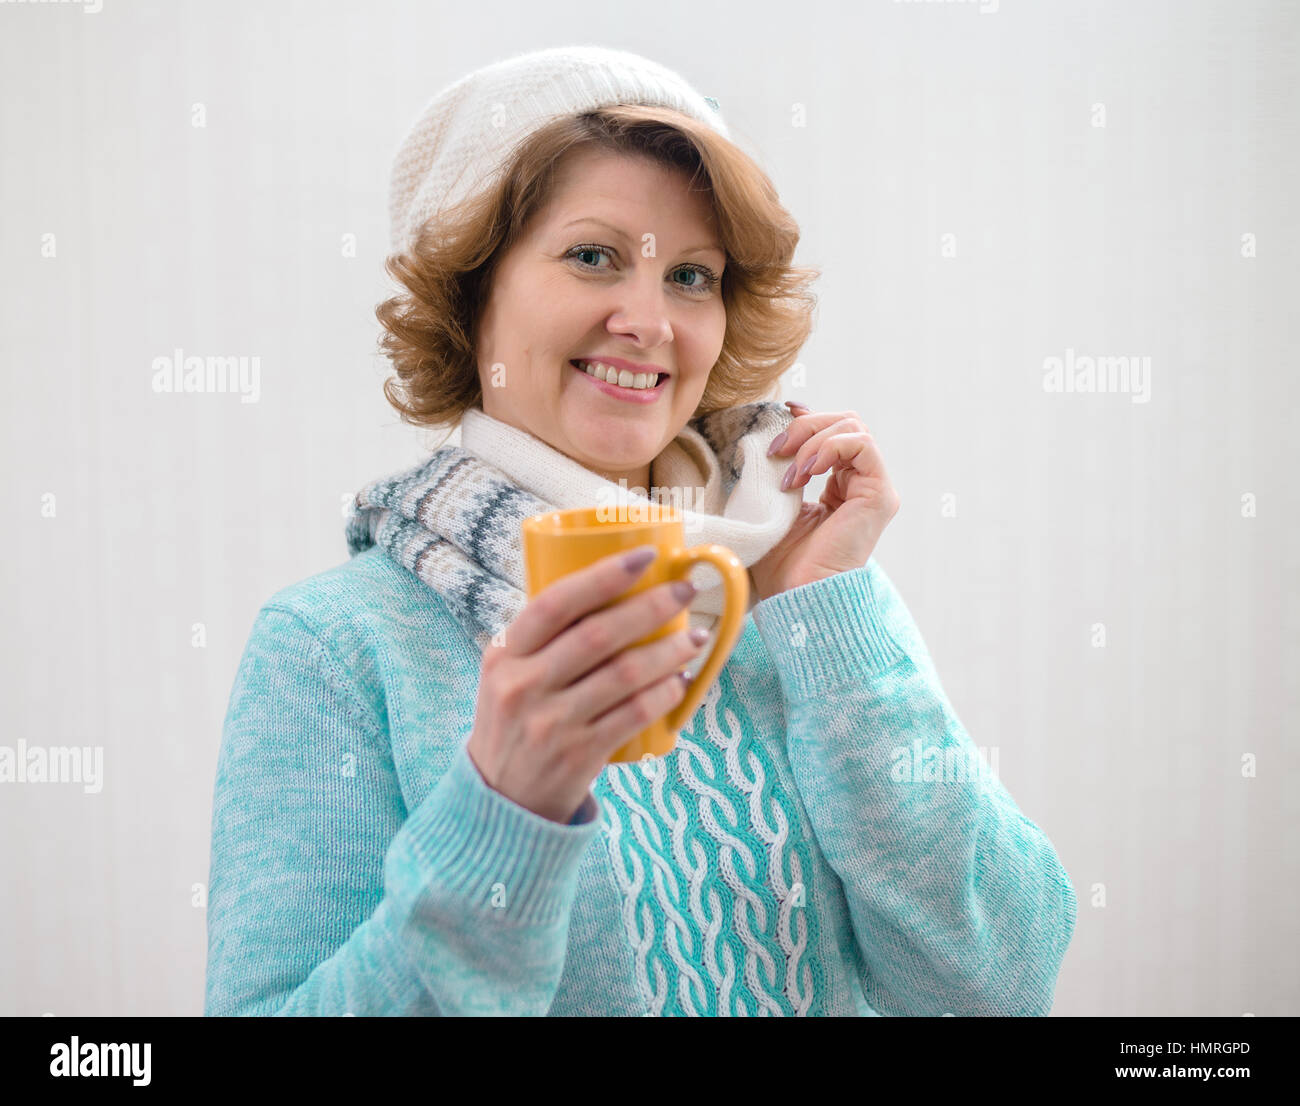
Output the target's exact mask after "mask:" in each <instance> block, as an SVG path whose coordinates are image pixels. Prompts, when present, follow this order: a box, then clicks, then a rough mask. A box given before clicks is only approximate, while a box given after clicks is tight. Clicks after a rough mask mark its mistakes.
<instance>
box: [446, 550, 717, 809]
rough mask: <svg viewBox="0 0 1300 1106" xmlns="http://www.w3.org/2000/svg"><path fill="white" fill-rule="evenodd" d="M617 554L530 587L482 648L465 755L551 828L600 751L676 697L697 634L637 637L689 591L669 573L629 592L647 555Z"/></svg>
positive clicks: (576, 797) (584, 787) (623, 740)
mask: <svg viewBox="0 0 1300 1106" xmlns="http://www.w3.org/2000/svg"><path fill="white" fill-rule="evenodd" d="M623 556H624V555H623V554H619V553H615V554H612V555H610V556H608V557H605V558H603V559H601V560H599V561H596V562H595V563H594V564H591V565H588V566H587V567H586V568H583V569H579V570H578V571H577V572H571V573H569V574H568V575H567V576H562V577H561V578H560V579H559V580H557V581H555V583H553V584H551V585H550V586H549V587H547V588H545V589H543V590H542V591H540V592H538V593H537V594H536V595H535V596H533V597H532V599H530V600H529V601H528V603H527V605H526V606H525V607H524V609H523V610H522V611H521V612H520V613H519V616H518V617H517V618H516V619H515V620H514V621H513V622H512V623H510V625H509V626H508V627H507V628H506V633H505V638H504V644H501V645H497V643H496V639H495V638H494V639H493V643H492V645H491V646H490V647H489V648H487V649H485V650H484V652H483V666H482V669H481V671H480V673H479V688H478V703H477V705H476V706H475V709H474V729H473V732H472V733H471V734H470V735H469V742H468V749H469V755H470V760H472V761H473V762H474V767H475V768H477V769H478V771H479V775H481V776H482V777H483V781H484V782H485V783H486V784H487V785H488V786H489V787H491V788H492V789H493V790H494V791H498V792H500V793H501V794H502V795H504V796H505V797H506V798H507V799H510V800H511V801H513V802H515V803H517V804H518V805H519V806H522V807H525V808H526V809H528V810H531V811H532V812H533V813H534V814H540V815H541V816H542V817H543V818H549V819H550V820H551V821H553V822H559V823H561V824H563V823H565V822H567V821H568V820H569V819H570V818H571V817H572V816H573V812H574V811H575V810H578V809H579V808H580V807H581V806H582V804H583V802H584V801H585V797H586V795H587V792H588V790H589V789H590V787H591V782H592V780H594V779H595V778H596V776H597V775H599V774H600V771H601V769H602V768H604V767H605V765H606V764H608V763H609V758H610V757H612V756H613V755H614V754H615V753H616V752H617V751H618V749H619V748H620V747H621V746H623V745H626V744H627V743H628V742H629V741H631V740H632V739H633V738H634V737H636V735H637V734H638V733H640V732H641V731H642V730H644V729H645V728H646V727H647V726H649V725H650V724H651V723H652V722H654V721H655V719H657V718H662V717H663V716H664V715H665V714H667V713H668V712H669V711H670V710H672V709H673V708H674V707H675V706H677V704H678V703H680V702H681V701H682V700H683V699H684V698H685V697H686V680H685V679H684V678H683V675H682V672H681V670H682V666H683V665H685V664H686V663H687V662H688V661H690V660H692V659H693V658H694V657H697V656H698V655H699V653H700V650H701V649H702V648H703V645H704V642H705V640H707V635H702V636H700V637H699V640H696V635H700V634H702V631H691V630H690V628H689V626H688V628H687V629H685V630H680V631H677V632H674V633H670V634H667V635H666V636H664V637H659V638H656V639H655V640H654V641H651V642H650V643H649V644H646V645H637V644H636V643H637V642H638V641H640V640H641V639H642V638H644V637H646V636H648V635H649V634H652V633H654V632H655V631H656V630H659V629H660V628H661V627H662V626H663V625H664V623H665V622H667V621H668V620H669V619H671V618H675V617H677V615H679V614H680V613H681V612H682V611H683V610H685V609H686V607H687V605H688V604H689V603H690V601H691V597H692V595H694V592H695V589H694V588H693V587H692V586H691V584H690V581H689V580H686V581H681V580H679V581H675V582H669V583H663V584H655V585H654V586H652V587H648V588H644V589H643V590H641V591H638V592H632V593H631V594H630V595H629V594H627V593H628V589H629V588H631V587H633V586H634V585H635V584H636V581H637V580H638V579H639V578H640V577H641V576H643V575H644V574H645V571H646V568H647V566H648V565H649V563H650V562H649V561H648V560H642V561H641V563H640V564H639V565H633V566H631V567H629V566H628V565H627V564H626V563H625V562H624V560H623ZM677 584H684V585H685V587H684V589H683V590H680V591H679V590H677Z"/></svg>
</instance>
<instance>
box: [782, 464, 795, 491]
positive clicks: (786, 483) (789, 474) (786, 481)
mask: <svg viewBox="0 0 1300 1106" xmlns="http://www.w3.org/2000/svg"><path fill="white" fill-rule="evenodd" d="M793 479H794V462H793V461H791V462H790V467H789V468H788V469H786V470H785V475H784V476H783V477H781V490H782V491H783V492H788V491H789V490H790V481H791V480H793Z"/></svg>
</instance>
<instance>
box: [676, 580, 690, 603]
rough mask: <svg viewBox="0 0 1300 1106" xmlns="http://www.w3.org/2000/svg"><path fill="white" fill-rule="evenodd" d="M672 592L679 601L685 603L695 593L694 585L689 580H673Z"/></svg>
mask: <svg viewBox="0 0 1300 1106" xmlns="http://www.w3.org/2000/svg"><path fill="white" fill-rule="evenodd" d="M673 594H674V595H675V596H677V599H678V601H679V602H682V603H685V602H687V601H688V600H690V599H691V598H692V597H694V595H695V585H694V584H692V583H691V582H690V581H689V580H674V581H673Z"/></svg>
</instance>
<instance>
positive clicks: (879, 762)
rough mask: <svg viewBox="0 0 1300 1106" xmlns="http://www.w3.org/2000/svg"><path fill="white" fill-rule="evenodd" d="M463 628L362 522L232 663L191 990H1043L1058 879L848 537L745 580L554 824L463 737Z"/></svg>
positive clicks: (377, 1008)
mask: <svg viewBox="0 0 1300 1106" xmlns="http://www.w3.org/2000/svg"><path fill="white" fill-rule="evenodd" d="M479 664H480V655H479V653H478V651H477V649H476V648H475V647H474V645H473V643H472V642H471V641H470V640H469V638H467V637H466V636H465V634H464V632H463V631H462V630H461V629H460V626H459V623H458V622H457V621H456V620H455V619H454V618H453V617H452V615H451V614H450V612H449V611H448V610H447V608H446V607H445V606H444V605H443V603H442V600H441V599H440V598H439V597H438V595H437V593H436V592H434V591H433V590H432V589H431V588H429V587H428V586H426V585H425V584H424V583H422V582H421V581H420V580H418V579H417V578H416V577H415V576H413V575H412V574H411V573H409V572H408V571H407V570H406V569H405V568H402V567H401V566H399V565H397V564H395V563H394V562H393V561H392V560H390V559H389V558H388V556H387V555H386V554H385V553H383V552H381V551H380V550H379V549H378V548H371V549H369V550H367V551H366V552H364V553H361V554H358V555H357V556H355V557H353V558H352V559H351V560H350V561H348V562H347V563H345V564H343V565H340V566H338V567H336V568H333V569H330V570H329V571H326V572H323V573H321V574H319V575H317V576H313V577H311V578H310V579H307V580H305V581H302V582H301V583H298V584H295V585H293V586H291V587H288V588H285V589H284V590H282V591H280V592H279V593H278V594H276V595H275V596H273V597H272V598H271V599H270V600H269V601H268V602H267V603H266V604H265V605H264V606H263V607H262V609H261V611H260V612H259V613H258V615H257V618H256V620H255V622H254V624H253V628H252V632H251V635H250V638H249V640H248V644H247V647H246V650H245V652H244V655H243V659H242V662H241V663H240V666H239V670H238V673H237V676H236V678H235V683H234V689H233V691H232V693H231V697H230V704H229V709H228V712H227V716H226V722H225V727H224V732H223V735H222V741H221V750H220V754H219V759H218V766H217V775H216V787H215V799H214V805H213V812H212V858H211V875H210V888H209V899H208V973H207V994H206V1000H205V1013H206V1014H209V1015H220V1014H314V1015H343V1014H353V1015H358V1016H362V1015H381V1014H382V1015H398V1014H427V1015H438V1014H441V1015H460V1014H532V1015H542V1014H551V1015H573V1014H580V1015H582V1014H601V1015H610V1014H616V1015H648V1014H653V1015H669V1014H710V1015H713V1014H751V1015H758V1014H769V1015H772V1014H805V1015H811V1014H816V1015H845V1014H850V1015H851V1014H862V1015H874V1014H886V1015H905V1014H922V1015H926V1014H928V1015H940V1014H945V1013H951V1014H955V1015H970V1014H1031V1015H1032V1014H1046V1013H1047V1012H1048V1011H1049V1010H1050V1008H1051V1005H1052V996H1053V991H1054V989H1055V985H1056V977H1057V972H1058V970H1059V968H1060V964H1061V959H1062V957H1063V956H1064V954H1065V949H1066V946H1067V945H1068V944H1069V941H1070V937H1071V934H1072V933H1073V930H1074V924H1075V916H1076V901H1075V893H1074V889H1073V887H1072V886H1071V884H1070V881H1069V878H1068V877H1067V875H1066V873H1065V871H1064V869H1063V868H1062V865H1061V862H1060V860H1059V859H1058V858H1057V855H1056V852H1055V851H1054V849H1053V848H1052V845H1051V842H1050V841H1049V840H1048V838H1047V836H1046V835H1045V834H1044V833H1043V832H1042V830H1040V829H1039V828H1038V826H1037V825H1035V824H1034V823H1033V822H1032V821H1030V820H1029V819H1028V818H1026V817H1025V816H1024V815H1023V814H1022V813H1021V812H1020V811H1019V809H1018V808H1017V807H1016V804H1015V801H1014V800H1013V799H1012V798H1011V796H1010V795H1009V794H1008V793H1007V791H1006V790H1005V789H1004V787H1003V786H1002V784H1001V783H1000V782H998V780H997V779H996V777H995V776H993V775H992V774H991V773H989V772H988V771H987V767H986V770H985V771H983V772H981V771H979V770H978V767H977V765H978V763H980V762H978V754H976V753H975V746H974V745H973V743H972V742H971V739H970V737H969V736H968V735H967V734H966V732H965V731H964V730H963V728H962V726H961V723H960V722H958V720H957V718H956V715H955V714H954V712H953V709H952V706H951V705H950V704H949V702H948V700H947V698H946V696H945V695H944V692H943V689H942V688H941V686H940V683H939V679H938V676H937V675H936V673H935V670H934V667H933V664H932V663H931V660H930V657H929V654H928V653H927V651H926V648H925V645H924V644H923V642H922V640H921V637H920V635H919V634H918V632H917V629H916V626H915V624H914V623H913V621H912V618H911V615H910V614H909V613H908V611H907V608H906V607H905V606H904V604H903V601H902V599H901V598H900V597H899V595H898V593H897V592H896V590H895V589H894V587H893V585H892V583H891V582H890V580H889V579H888V577H887V576H886V575H885V573H884V570H883V569H881V567H880V566H879V564H877V563H876V561H875V560H874V559H873V560H872V561H870V562H868V564H867V565H866V566H865V567H864V568H859V569H856V570H854V571H851V572H845V573H841V574H839V575H837V576H833V577H830V578H829V579H826V580H820V581H818V582H816V583H813V584H807V585H805V586H803V587H800V588H795V589H793V590H791V591H787V592H783V593H781V594H779V595H775V596H772V597H771V598H769V599H765V600H763V601H762V602H759V603H757V604H756V605H755V606H754V608H753V610H752V611H751V612H750V614H749V615H748V616H747V617H746V619H745V626H744V632H743V634H742V636H741V638H740V640H739V642H738V644H737V646H736V648H735V650H734V652H733V653H732V655H731V657H730V659H729V660H728V662H727V664H726V666H725V667H724V669H723V671H722V674H721V676H720V678H719V679H718V680H717V681H716V682H715V684H714V685H713V687H712V688H711V689H710V691H709V694H708V696H707V698H706V699H705V701H704V703H703V704H702V705H701V706H700V708H699V710H698V711H697V712H696V713H695V716H694V717H693V718H692V720H691V722H690V724H689V725H688V726H687V727H686V728H685V729H684V730H683V731H682V734H681V737H680V738H679V741H678V744H677V746H676V748H675V749H674V750H673V752H671V753H670V754H669V755H667V756H666V757H663V758H660V759H658V760H652V761H647V762H638V763H633V764H613V765H608V766H606V768H605V769H604V770H603V771H602V772H601V773H600V775H599V776H597V777H596V779H595V781H594V783H593V785H592V789H591V793H590V794H589V795H588V797H587V800H586V802H585V803H584V805H583V808H582V809H581V810H580V811H579V813H578V816H577V820H576V822H575V823H571V824H569V825H562V824H560V823H558V822H552V821H550V820H548V819H546V818H543V817H540V816H539V815H537V814H534V813H533V812H532V811H529V810H526V809H525V808H523V807H521V806H519V805H518V804H516V803H514V802H513V801H512V800H510V799H507V798H506V797H505V796H504V795H501V794H500V793H499V792H496V791H494V790H493V789H492V788H490V787H489V786H488V785H487V784H486V783H485V782H484V781H483V778H482V777H481V776H480V774H479V773H478V770H477V769H476V768H475V766H474V763H473V761H472V760H470V759H469V756H468V754H467V753H466V751H465V744H466V741H467V740H468V738H469V734H470V732H471V729H472V727H473V715H474V706H475V702H476V694H477V687H478V674H479Z"/></svg>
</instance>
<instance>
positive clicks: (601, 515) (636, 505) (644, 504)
mask: <svg viewBox="0 0 1300 1106" xmlns="http://www.w3.org/2000/svg"><path fill="white" fill-rule="evenodd" d="M607 483H608V482H607ZM704 493H705V489H704V488H698V487H696V488H692V487H689V486H688V487H660V486H658V485H653V486H651V487H650V488H649V489H646V488H639V487H638V488H629V487H628V486H627V478H626V477H622V478H620V479H619V482H618V488H617V489H614V488H612V487H603V488H601V489H600V490H599V491H598V492H597V493H596V521H597V522H671V521H673V520H674V519H676V518H680V519H681V523H682V530H683V532H684V533H687V534H690V533H694V532H695V531H697V530H702V529H703V528H704V514H705V512H702V511H701V510H700V508H699V505H700V503H702V502H703V500H704ZM687 512H689V513H687Z"/></svg>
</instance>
